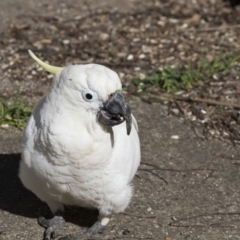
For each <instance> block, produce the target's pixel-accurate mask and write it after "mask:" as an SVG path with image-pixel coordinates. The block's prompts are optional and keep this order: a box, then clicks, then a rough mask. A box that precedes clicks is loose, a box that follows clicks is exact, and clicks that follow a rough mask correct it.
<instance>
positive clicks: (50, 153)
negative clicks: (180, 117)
mask: <svg viewBox="0 0 240 240" xmlns="http://www.w3.org/2000/svg"><path fill="white" fill-rule="evenodd" d="M29 54H30V56H31V57H32V58H33V59H34V60H35V61H36V62H37V63H38V64H39V65H40V66H42V67H43V68H44V69H45V70H46V71H48V72H50V73H53V74H55V77H54V81H53V86H52V88H51V90H50V92H49V93H48V94H47V95H46V96H45V97H43V98H42V99H41V100H40V101H39V103H38V104H37V106H36V107H35V109H34V111H33V113H32V115H31V116H30V118H29V121H28V123H27V125H26V127H25V130H24V133H23V141H22V158H21V162H20V169H19V177H20V179H21V181H22V183H23V185H24V186H25V187H26V188H27V189H29V190H30V191H32V192H33V193H34V194H36V196H37V197H38V198H40V199H41V200H42V201H44V202H46V203H47V205H48V206H49V208H50V209H51V211H52V213H53V215H54V217H53V218H52V219H50V220H46V219H45V218H44V217H40V218H39V219H38V221H39V224H40V225H42V226H43V227H45V228H46V230H45V233H44V239H45V240H50V239H52V238H55V237H56V236H57V234H58V231H59V229H61V228H62V227H63V226H64V223H65V221H64V218H63V212H64V205H75V206H81V207H86V208H95V209H98V210H99V217H98V220H97V222H96V223H95V224H94V225H93V226H92V227H91V228H89V229H88V230H87V231H86V232H85V233H84V235H86V236H93V235H95V234H98V233H99V232H100V231H102V229H103V228H104V227H105V226H106V225H107V224H108V222H109V220H110V218H111V216H112V214H113V213H119V212H123V211H124V210H125V209H126V207H127V206H128V204H129V202H130V200H131V197H132V185H131V181H132V179H133V177H134V175H135V173H136V171H137V169H138V166H139V164H140V143H139V137H138V133H137V131H138V127H137V122H136V120H135V118H134V117H133V115H132V114H131V110H130V107H129V105H128V104H127V102H126V101H125V99H124V98H123V96H122V94H121V89H122V86H121V81H120V79H119V77H118V75H117V74H116V73H115V72H114V71H112V70H110V69H109V68H107V67H105V66H102V65H98V64H86V65H70V66H68V67H65V68H60V67H54V66H51V65H48V64H46V63H44V62H43V61H41V60H40V59H38V58H37V57H36V56H35V55H34V54H33V53H32V52H31V51H30V50H29ZM77 236H79V237H80V236H83V235H81V234H79V235H72V237H69V238H67V239H78V238H77Z"/></svg>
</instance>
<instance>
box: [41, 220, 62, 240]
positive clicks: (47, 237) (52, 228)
mask: <svg viewBox="0 0 240 240" xmlns="http://www.w3.org/2000/svg"><path fill="white" fill-rule="evenodd" d="M38 223H39V225H41V226H42V227H44V228H46V230H45V232H44V238H43V239H44V240H51V239H54V238H56V237H57V235H58V232H59V230H60V229H61V228H63V226H64V224H65V220H64V218H63V217H62V216H54V217H53V218H52V219H50V220H46V219H45V218H44V217H39V218H38Z"/></svg>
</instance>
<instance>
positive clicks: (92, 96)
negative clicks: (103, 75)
mask: <svg viewBox="0 0 240 240" xmlns="http://www.w3.org/2000/svg"><path fill="white" fill-rule="evenodd" d="M82 97H83V99H84V100H85V101H86V102H94V101H95V100H97V99H98V97H97V93H95V92H93V91H92V90H90V89H84V90H83V91H82Z"/></svg>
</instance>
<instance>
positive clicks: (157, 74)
mask: <svg viewBox="0 0 240 240" xmlns="http://www.w3.org/2000/svg"><path fill="white" fill-rule="evenodd" d="M238 60H240V55H226V54H225V55H221V56H219V57H217V58H216V59H214V60H213V61H212V62H208V61H207V59H204V60H202V61H199V62H198V63H195V64H194V63H189V64H188V65H187V66H185V67H178V68H170V67H166V68H164V69H162V70H156V71H154V72H153V73H152V74H151V75H148V76H146V77H144V78H143V79H140V78H133V79H132V82H133V84H134V85H135V86H137V88H138V90H148V89H153V88H154V89H156V88H161V89H162V90H163V91H165V92H167V93H173V92H177V91H179V90H186V89H190V88H192V87H193V86H195V85H196V84H197V83H198V82H201V81H204V80H206V79H208V78H209V77H212V76H213V75H214V74H217V73H223V72H226V71H227V70H229V69H230V68H231V66H232V65H233V64H234V63H235V62H237V61H238Z"/></svg>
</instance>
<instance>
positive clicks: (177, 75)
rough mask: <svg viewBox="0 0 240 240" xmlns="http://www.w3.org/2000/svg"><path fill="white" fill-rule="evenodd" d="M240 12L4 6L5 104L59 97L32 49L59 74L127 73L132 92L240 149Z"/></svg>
mask: <svg viewBox="0 0 240 240" xmlns="http://www.w3.org/2000/svg"><path fill="white" fill-rule="evenodd" d="M238 4H239V1H236V0H232V1H227V0H225V1H223V0H201V1H196V0H181V1H177V2H176V1H173V0H170V1H169V0H168V1H164V0H162V1H160V0H150V1H141V0H129V1H128V0H121V1H117V0H99V1H81V0H78V1H73V0H70V1H68V2H65V1H60V0H54V1H51V2H49V1H36V0H31V1H25V0H24V1H23V0H22V1H21V0H18V1H13V0H10V1H3V0H2V1H1V10H0V17H1V26H0V30H1V38H0V61H1V67H0V76H1V77H0V81H1V87H0V97H1V98H5V99H11V98H13V97H15V96H16V95H18V96H19V97H20V98H21V99H22V98H24V99H27V101H30V103H31V104H32V105H34V104H35V103H36V101H37V100H38V99H39V98H40V97H41V96H43V95H44V94H46V92H47V91H48V90H49V87H50V86H51V83H52V76H51V75H48V74H47V73H46V72H44V71H43V70H42V69H41V68H40V67H38V66H37V65H36V64H35V63H34V62H33V61H32V59H31V58H30V57H29V56H28V54H27V50H28V49H31V50H32V51H33V52H34V53H35V54H36V55H37V56H39V57H40V58H41V59H42V60H44V61H47V62H49V63H51V64H52V65H56V66H66V65H68V64H71V63H79V64H86V63H99V64H103V65H106V66H108V67H110V68H111V69H113V70H115V71H116V72H117V73H118V74H119V76H120V78H121V79H122V82H123V86H124V91H125V92H126V93H127V94H129V95H131V96H132V95H138V96H140V97H141V99H142V100H144V101H147V102H149V103H152V102H155V101H158V102H159V101H160V102H162V103H164V104H167V105H168V106H169V114H173V115H177V116H179V117H182V118H184V119H188V120H190V121H191V122H192V123H193V124H194V126H195V125H199V124H200V125H202V126H204V129H203V133H202V134H203V135H204V136H205V137H207V138H220V139H225V138H227V139H232V140H233V141H238V140H240V135H239V132H240V131H239V130H240V129H239V127H238V125H239V123H240V122H239V112H238V109H239V107H240V106H239V96H240V95H239V93H240V82H239V59H240V6H239V5H238ZM6 107H7V106H6ZM12 112H13V113H11V115H14V114H15V113H14V110H13V111H12ZM8 113H9V112H8V111H7V112H6V114H5V115H4V116H2V118H1V116H0V121H1V123H2V124H15V123H11V122H9V120H8V119H5V120H4V119H3V118H6V115H9V114H8ZM28 114H29V113H26V115H28ZM23 115H24V116H25V114H24V113H23ZM11 117H13V116H11ZM7 118H8V117H7ZM15 125H16V124H15ZM4 126H6V125H4ZM21 126H22V125H21Z"/></svg>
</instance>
